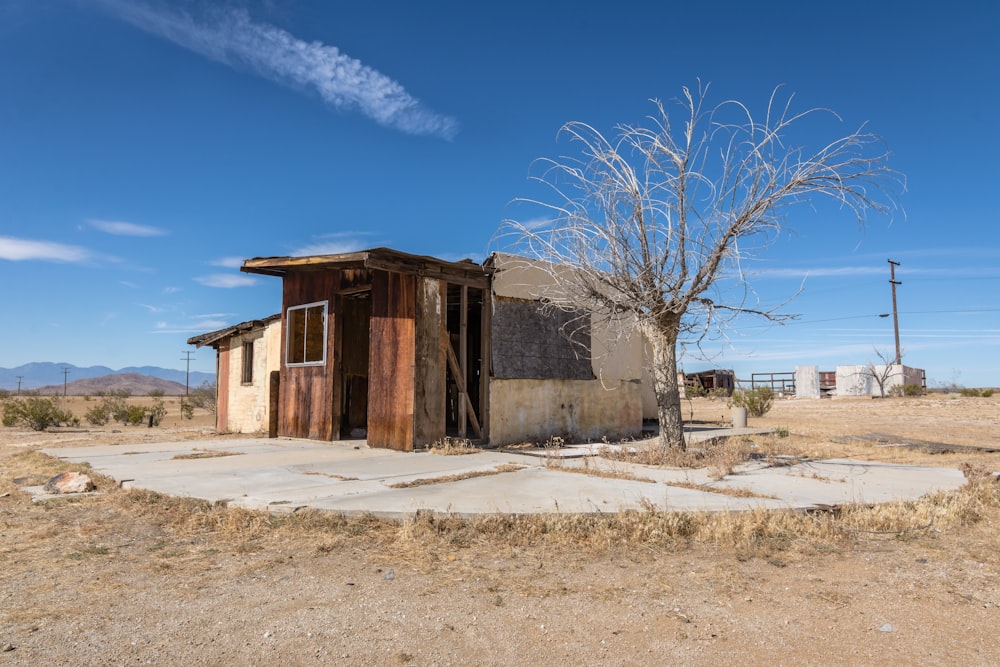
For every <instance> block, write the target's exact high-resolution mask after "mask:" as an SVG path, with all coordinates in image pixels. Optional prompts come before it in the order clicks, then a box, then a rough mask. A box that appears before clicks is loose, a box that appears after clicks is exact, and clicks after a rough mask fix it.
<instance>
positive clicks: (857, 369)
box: [837, 364, 923, 396]
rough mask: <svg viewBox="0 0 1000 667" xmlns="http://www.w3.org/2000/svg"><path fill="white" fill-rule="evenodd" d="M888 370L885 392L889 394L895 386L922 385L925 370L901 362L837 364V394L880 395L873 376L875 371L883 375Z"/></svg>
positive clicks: (880, 375)
mask: <svg viewBox="0 0 1000 667" xmlns="http://www.w3.org/2000/svg"><path fill="white" fill-rule="evenodd" d="M886 371H888V374H887V375H886V380H885V387H884V389H885V393H886V395H887V396H888V395H889V392H890V391H891V390H892V388H893V387H900V386H903V385H906V384H913V385H917V386H920V384H921V382H922V378H923V370H922V369H920V368H911V367H909V366H903V365H900V364H892V365H890V366H885V365H873V366H867V365H863V366H862V365H852V366H837V396H879V395H881V394H880V390H879V385H878V382H877V381H876V380H875V378H874V377H873V376H872V374H873V373H874V374H875V375H877V376H878V377H882V376H883V374H884V373H886Z"/></svg>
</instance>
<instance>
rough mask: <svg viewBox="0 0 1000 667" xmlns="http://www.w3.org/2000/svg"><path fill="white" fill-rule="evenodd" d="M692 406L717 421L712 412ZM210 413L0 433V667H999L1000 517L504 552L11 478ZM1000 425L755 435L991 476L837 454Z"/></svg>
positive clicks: (173, 432)
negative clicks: (79, 451)
mask: <svg viewBox="0 0 1000 667" xmlns="http://www.w3.org/2000/svg"><path fill="white" fill-rule="evenodd" d="M686 410H690V411H691V414H693V415H694V416H695V417H696V418H698V419H706V420H708V419H725V415H726V413H727V410H726V408H725V404H724V403H721V402H712V401H707V400H701V401H694V402H692V403H691V404H689V405H688V406H687V407H686ZM716 413H718V416H716ZM198 419H199V420H200V423H199V422H198V421H196V422H195V423H190V422H187V423H185V422H184V421H182V420H178V421H177V422H176V423H167V424H166V425H165V426H164V427H163V428H159V429H156V428H154V429H146V428H119V429H82V428H81V429H66V430H62V431H59V432H55V433H31V432H26V431H22V430H18V429H0V564H2V567H0V649H2V652H0V666H2V665H8V664H9V665H71V664H72V665H119V664H121V665H124V664H156V665H244V664H245V665H299V664H309V665H422V666H427V665H479V664H481V665H528V664H546V663H547V664H551V665H571V664H577V665H650V664H680V663H683V664H690V665H709V664H711V665H716V664H773V665H800V664H816V665H844V664H856V665H899V664H922V665H989V664H1000V642H998V641H997V636H998V635H1000V531H998V528H1000V510H998V509H997V507H996V506H995V505H994V506H992V507H989V508H987V509H986V510H985V511H984V513H983V516H982V517H981V520H979V521H977V522H975V523H972V524H970V525H966V526H962V527H959V528H946V529H942V528H939V527H937V526H931V527H929V528H928V529H926V530H920V531H913V532H907V533H904V534H893V533H888V534H881V533H860V532H859V533H856V534H855V535H854V536H853V537H852V538H850V539H848V540H841V541H837V542H830V543H826V542H822V541H819V542H817V541H798V540H795V539H794V536H790V537H789V539H788V543H787V544H784V545H772V546H771V547H769V548H761V549H757V550H746V549H733V548H730V547H722V546H717V545H713V544H711V543H705V542H694V541H677V542H675V543H674V544H673V545H672V546H670V547H664V546H663V542H662V541H659V542H656V544H657V546H655V547H653V546H644V545H643V544H641V543H639V544H637V543H635V542H629V543H627V544H614V543H608V544H603V545H602V544H595V542H594V541H589V542H587V543H586V544H581V543H579V542H574V541H573V540H568V539H560V538H559V537H558V536H555V535H538V536H535V537H532V538H531V539H525V540H521V541H519V542H518V543H516V544H513V543H510V542H505V541H503V540H499V539H496V538H494V537H493V536H491V535H489V534H486V533H477V532H475V531H463V530H461V529H456V528H455V527H454V526H452V527H451V528H450V529H449V530H444V529H442V530H440V531H438V532H435V531H434V530H433V525H434V524H433V523H430V524H428V523H427V522H424V523H423V524H421V525H419V526H416V525H395V524H386V523H382V522H374V521H369V522H365V521H351V522H344V523H343V524H341V525H339V526H338V525H335V524H331V523H317V524H316V526H315V527H313V528H310V527H309V526H308V525H305V524H302V523H299V524H297V525H295V526H293V527H289V526H287V525H278V524H274V525H271V524H270V523H269V521H268V519H267V517H266V516H263V515H252V514H249V513H246V512H239V511H234V510H210V509H206V508H204V507H196V506H195V505H194V504H187V505H185V504H183V503H172V504H171V503H165V502H163V501H162V500H160V499H156V498H150V497H148V496H147V495H142V494H128V493H125V492H122V491H119V490H116V489H115V488H114V487H113V485H110V484H109V483H108V482H106V481H102V482H101V487H100V490H101V491H102V493H101V494H100V495H98V496H94V497H91V498H86V499H82V500H73V501H69V500H66V501H63V500H60V501H50V502H47V503H44V504H38V503H32V502H31V501H30V499H29V498H28V497H27V496H26V495H25V494H23V493H22V492H21V491H20V490H19V487H18V484H15V483H14V479H15V478H22V477H26V476H32V475H34V476H38V477H43V476H46V475H49V474H54V472H56V471H58V470H63V469H66V467H67V466H65V465H63V464H59V463H55V462H53V461H52V460H51V459H47V458H45V457H41V456H39V455H37V454H34V455H33V454H30V452H31V451H32V450H34V449H37V448H38V447H42V446H53V445H56V444H58V443H59V442H65V443H66V444H72V445H79V444H82V443H83V442H94V443H120V444H128V443H129V442H133V443H134V442H137V441H139V440H147V439H158V440H164V439H173V438H185V439H186V438H194V437H212V436H210V435H207V433H206V431H205V429H206V427H207V426H208V425H209V424H210V423H211V420H210V418H208V417H206V416H200V417H199V418H198ZM998 422H1000V402H998V400H997V399H995V398H990V399H982V398H960V397H956V396H928V397H922V398H914V399H889V400H881V401H880V400H844V401H837V400H824V401H782V402H779V403H778V404H776V405H775V407H774V409H773V410H772V411H771V413H769V414H768V415H767V416H765V417H763V418H760V419H756V420H751V424H750V425H751V426H773V427H781V428H786V429H788V430H789V431H790V433H791V435H790V436H789V438H788V439H787V440H788V443H789V446H790V447H797V448H800V450H811V451H813V452H814V453H815V454H817V455H838V456H859V457H867V458H884V459H886V460H910V461H914V462H920V463H923V464H927V463H930V464H932V465H946V466H959V465H961V464H962V463H966V462H971V463H974V464H976V465H979V466H983V465H985V466H989V467H990V468H991V469H992V470H998V469H1000V455H998V454H988V453H982V452H975V451H962V452H959V453H948V454H927V453H922V452H920V451H912V450H910V449H907V448H903V447H881V446H878V445H876V444H873V443H871V442H868V441H864V440H859V441H855V442H846V443H843V442H837V441H835V440H834V439H843V438H845V437H846V436H859V435H864V434H868V433H883V434H889V435H893V436H897V438H896V439H898V440H901V439H905V438H919V439H921V440H928V441H936V442H945V443H951V444H962V445H994V446H995V445H997V444H1000V443H998V439H1000V436H998V434H1000V423H998ZM115 430H117V431H119V432H117V433H116V432H114V431H115ZM183 512H191V513H196V512H197V513H202V514H203V515H204V516H207V517H210V520H207V521H201V522H192V521H187V520H186V517H184V516H178V514H179V513H183ZM428 526H431V529H428ZM800 542H801V543H800Z"/></svg>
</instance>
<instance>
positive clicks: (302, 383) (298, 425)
mask: <svg viewBox="0 0 1000 667" xmlns="http://www.w3.org/2000/svg"><path fill="white" fill-rule="evenodd" d="M283 286H284V290H283V292H284V294H283V298H282V313H283V319H284V320H285V322H286V323H287V313H288V308H289V307H292V306H300V305H303V304H306V303H313V302H317V301H329V305H328V308H327V318H328V319H327V341H326V345H327V350H326V363H325V364H323V365H316V366H295V367H292V368H289V367H288V366H286V365H285V363H284V361H283V362H282V364H281V382H280V389H279V394H280V405H279V408H278V419H279V434H280V435H283V436H288V437H293V438H309V439H311V440H333V439H334V438H336V437H339V435H340V389H339V386H338V382H337V381H336V379H335V374H334V369H335V368H336V367H337V364H338V363H339V360H338V359H337V358H336V357H335V354H334V352H335V342H336V339H337V336H336V335H335V332H336V325H337V317H336V309H337V308H336V291H337V289H338V288H339V287H340V272H339V271H338V270H327V271H310V272H304V273H290V274H288V275H287V276H285V279H284V281H283ZM287 335H288V331H287V327H286V326H283V327H282V335H281V354H282V355H284V354H285V349H286V345H287V340H286V337H287Z"/></svg>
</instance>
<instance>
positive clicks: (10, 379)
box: [0, 361, 215, 393]
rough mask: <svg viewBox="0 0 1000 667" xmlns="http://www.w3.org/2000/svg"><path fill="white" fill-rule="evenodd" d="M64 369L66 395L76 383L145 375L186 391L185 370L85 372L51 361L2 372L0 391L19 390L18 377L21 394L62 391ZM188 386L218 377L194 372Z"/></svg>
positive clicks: (102, 369)
mask: <svg viewBox="0 0 1000 667" xmlns="http://www.w3.org/2000/svg"><path fill="white" fill-rule="evenodd" d="M64 368H68V369H69V372H68V373H67V374H66V376H65V381H66V382H67V391H68V390H69V388H70V387H71V386H72V383H73V382H75V381H77V380H87V379H90V378H99V377H103V376H105V375H121V374H128V373H134V374H137V375H146V376H149V377H151V378H159V379H161V380H168V381H170V382H175V383H177V384H179V385H180V387H181V393H183V390H184V380H185V378H184V375H185V371H183V370H180V371H179V370H174V369H172V368H160V367H159V366H129V367H128V368H121V369H118V370H114V369H111V368H108V367H107V366H88V367H86V368H82V367H80V366H74V365H73V364H60V363H52V362H48V361H42V362H35V363H30V364H24V365H23V366H18V367H17V368H0V389H10V390H16V389H17V378H18V376H20V377H21V389H22V390H24V389H39V388H41V387H48V386H59V387H62V386H63V380H64V376H63V369H64ZM187 382H188V386H189V387H191V388H194V387H197V386H199V385H201V384H203V383H205V382H209V383H214V382H215V374H214V373H202V372H200V371H191V374H190V377H188V379H187ZM72 393H79V392H72ZM168 393H171V392H168Z"/></svg>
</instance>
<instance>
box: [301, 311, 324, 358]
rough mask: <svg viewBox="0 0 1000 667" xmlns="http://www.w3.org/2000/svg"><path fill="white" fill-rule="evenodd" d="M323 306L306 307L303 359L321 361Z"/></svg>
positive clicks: (322, 349)
mask: <svg viewBox="0 0 1000 667" xmlns="http://www.w3.org/2000/svg"><path fill="white" fill-rule="evenodd" d="M325 310H326V307H325V306H313V307H311V308H307V309H306V342H305V360H306V361H323V358H324V356H325V355H324V352H325V350H324V346H325V343H326V336H325V335H324V333H325V329H326V327H325V322H324V320H325V319H326V318H324V317H323V315H324V311H325Z"/></svg>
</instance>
